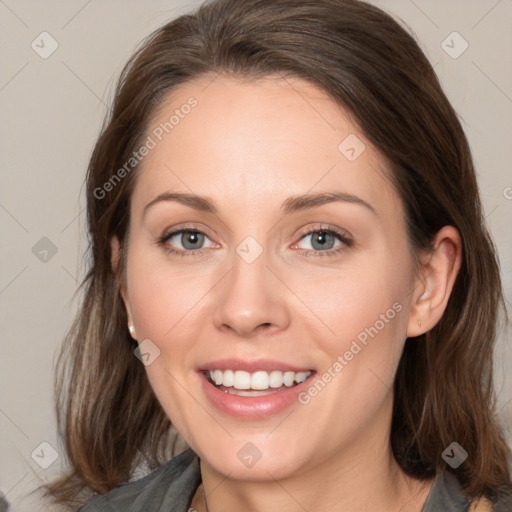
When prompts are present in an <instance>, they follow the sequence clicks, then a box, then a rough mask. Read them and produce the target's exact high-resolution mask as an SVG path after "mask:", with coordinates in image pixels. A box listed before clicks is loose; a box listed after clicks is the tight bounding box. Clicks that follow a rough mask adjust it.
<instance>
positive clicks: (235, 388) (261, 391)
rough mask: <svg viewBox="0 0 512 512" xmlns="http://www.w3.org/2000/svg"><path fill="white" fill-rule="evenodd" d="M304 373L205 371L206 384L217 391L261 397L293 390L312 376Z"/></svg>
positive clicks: (307, 372) (310, 372) (308, 372)
mask: <svg viewBox="0 0 512 512" xmlns="http://www.w3.org/2000/svg"><path fill="white" fill-rule="evenodd" d="M313 373H314V371H313V370H308V371H305V372H292V371H286V372H282V371H279V370H274V371H271V372H266V371H263V370H260V371H256V372H253V373H249V372H246V371H243V370H205V371H204V375H205V377H206V379H207V380H208V382H209V383H210V384H212V385H213V386H215V387H216V388H217V389H218V390H219V391H223V392H224V393H228V394H230V395H237V396H248V397H251V396H253V397H254V396H263V395H269V394H273V393H279V392H281V391H285V390H286V389H290V388H293V387H295V386H297V385H299V384H301V383H302V382H304V381H305V380H307V379H309V378H310V377H311V376H312V375H313Z"/></svg>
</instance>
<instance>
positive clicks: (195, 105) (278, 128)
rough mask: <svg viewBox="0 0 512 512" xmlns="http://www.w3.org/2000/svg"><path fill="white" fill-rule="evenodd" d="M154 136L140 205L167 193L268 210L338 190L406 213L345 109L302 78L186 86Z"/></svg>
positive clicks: (220, 79) (206, 80) (155, 122)
mask: <svg viewBox="0 0 512 512" xmlns="http://www.w3.org/2000/svg"><path fill="white" fill-rule="evenodd" d="M146 135H147V137H149V138H151V140H152V141H153V144H152V145H153V148H152V149H151V150H150V151H149V154H148V155H147V156H146V157H145V158H144V159H143V160H142V162H141V165H140V168H139V170H138V173H139V175H138V177H137V186H136V188H135V192H134V198H133V199H134V203H139V206H141V207H142V205H143V203H144V202H145V203H144V204H146V203H147V202H149V201H150V200H151V199H152V198H154V197H155V196H157V195H159V194H161V193H162V192H165V191H182V192H194V193H197V194H203V195H208V196H211V197H214V198H215V199H216V201H217V200H218V202H219V203H220V204H222V203H226V202H227V203H228V204H230V205H233V204H234V203H238V206H247V205H248V204H252V205H254V206H259V207H268V206H269V203H270V202H272V201H273V200H274V199H276V201H277V200H279V201H280V202H281V201H282V199H283V198H285V197H288V196H290V195H295V194H305V193H307V192H310V191H312V192H317V191H325V190H332V189H336V190H341V191H345V192H347V193H350V194H354V195H358V196H363V197H364V199H365V200H366V201H368V202H369V203H373V204H377V205H379V204H380V206H378V207H379V208H385V207H386V206H387V207H396V206H397V196H396V194H395V192H394V190H393V188H392V185H391V183H390V180H389V178H388V171H387V170H386V168H385V164H384V160H383V158H382V157H381V156H380V154H379V153H378V152H377V151H376V149H375V148H374V147H373V146H372V145H371V144H370V142H369V141H368V140H367V139H366V138H365V137H364V135H363V134H362V132H361V130H360V129H359V128H358V126H357V124H356V123H355V122H354V121H353V120H352V119H351V117H350V115H349V114H348V113H347V112H346V111H345V110H344V109H343V108H342V107H340V106H339V105H338V104H337V103H336V102H334V101H333V100H332V99H331V98H330V97H329V96H328V95H327V94H326V93H325V92H324V91H322V90H321V89H320V88H318V87H317V86H315V85H313V84H310V83H309V82H306V81H304V80H302V79H299V78H293V77H287V78H281V77H266V78H259V79H257V80H247V79H240V78H232V77H225V76H219V75H210V76H203V77H201V78H199V79H196V80H193V81H191V82H187V83H184V84H182V85H180V86H179V87H177V88H175V89H174V90H173V91H172V92H171V93H169V94H168V95H167V96H166V97H165V98H164V100H163V101H162V102H161V104H160V105H159V107H158V109H157V111H156V112H155V113H154V115H153V116H152V118H151V120H150V122H149V125H148V129H147V134H146ZM386 202H387V203H389V204H387V205H386Z"/></svg>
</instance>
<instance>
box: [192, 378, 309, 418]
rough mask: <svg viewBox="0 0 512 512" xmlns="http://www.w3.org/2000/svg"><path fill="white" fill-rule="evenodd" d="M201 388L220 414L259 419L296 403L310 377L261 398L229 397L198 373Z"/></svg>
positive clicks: (307, 384)
mask: <svg viewBox="0 0 512 512" xmlns="http://www.w3.org/2000/svg"><path fill="white" fill-rule="evenodd" d="M198 375H199V378H200V380H201V386H202V387H203V390H204V393H205V395H206V397H207V398H208V400H209V401H210V402H211V404H212V405H213V406H214V407H216V408H217V409H218V410H219V411H220V412H222V413H225V414H228V415H230V416H235V417H237V418H248V419H260V418H267V417H269V416H273V415H274V414H278V413H280V412H282V411H284V410H285V409H287V408H288V407H291V406H292V405H293V404H296V403H297V402H298V400H299V399H298V395H299V394H300V393H301V391H303V390H304V389H305V388H307V387H308V386H309V385H310V383H311V377H312V376H313V375H314V374H313V375H311V376H310V377H309V378H307V379H306V380H305V381H304V382H301V383H300V384H297V385H296V386H293V387H291V388H288V389H285V390H284V391H279V392H278V393H271V394H268V395H263V396H238V395H230V394H229V393H225V392H224V391H221V390H219V389H218V388H216V387H215V386H214V385H213V384H211V383H210V381H209V380H208V379H207V378H206V375H205V374H204V372H202V371H200V372H198Z"/></svg>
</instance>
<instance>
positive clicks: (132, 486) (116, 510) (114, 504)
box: [77, 449, 201, 512]
mask: <svg viewBox="0 0 512 512" xmlns="http://www.w3.org/2000/svg"><path fill="white" fill-rule="evenodd" d="M200 482H201V473H200V470H199V459H198V457H197V455H196V454H195V453H194V452H193V451H192V450H190V449H188V450H186V451H185V452H183V453H181V454H180V455H178V456H176V457H174V458H173V459H171V460H170V461H168V462H166V463H165V464H163V465H162V466H160V467H159V468H157V469H155V470H154V471H152V472H151V473H149V474H148V475H146V476H145V477H143V478H141V479H139V480H136V481H134V482H131V483H128V484H125V485H121V486H120V487H117V488H115V489H112V491H110V492H108V493H106V494H97V495H96V496H93V497H92V498H91V499H90V500H88V501H87V502H86V503H85V504H84V505H82V506H81V507H80V508H79V509H78V510H77V512H121V511H123V512H139V511H144V512H164V511H168V510H173V511H176V512H182V511H183V512H187V511H188V507H189V503H190V501H191V500H192V496H193V495H194V492H195V491H196V489H197V486H198V485H199V483H200Z"/></svg>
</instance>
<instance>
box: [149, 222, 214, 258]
mask: <svg viewBox="0 0 512 512" xmlns="http://www.w3.org/2000/svg"><path fill="white" fill-rule="evenodd" d="M205 240H210V239H209V238H208V236H207V235H206V234H205V233H203V232H202V231H199V230H198V229H188V228H183V229H179V230H176V231H172V232H170V233H167V234H166V235H164V236H163V237H162V238H161V239H160V241H159V243H160V245H162V246H164V247H165V248H166V249H167V250H168V251H169V252H171V253H176V254H181V255H182V256H185V253H187V252H194V251H199V252H200V251H201V249H204V248H205V247H204V246H203V244H204V242H205ZM210 243H211V245H209V246H208V247H213V246H214V244H213V242H212V241H211V240H210Z"/></svg>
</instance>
